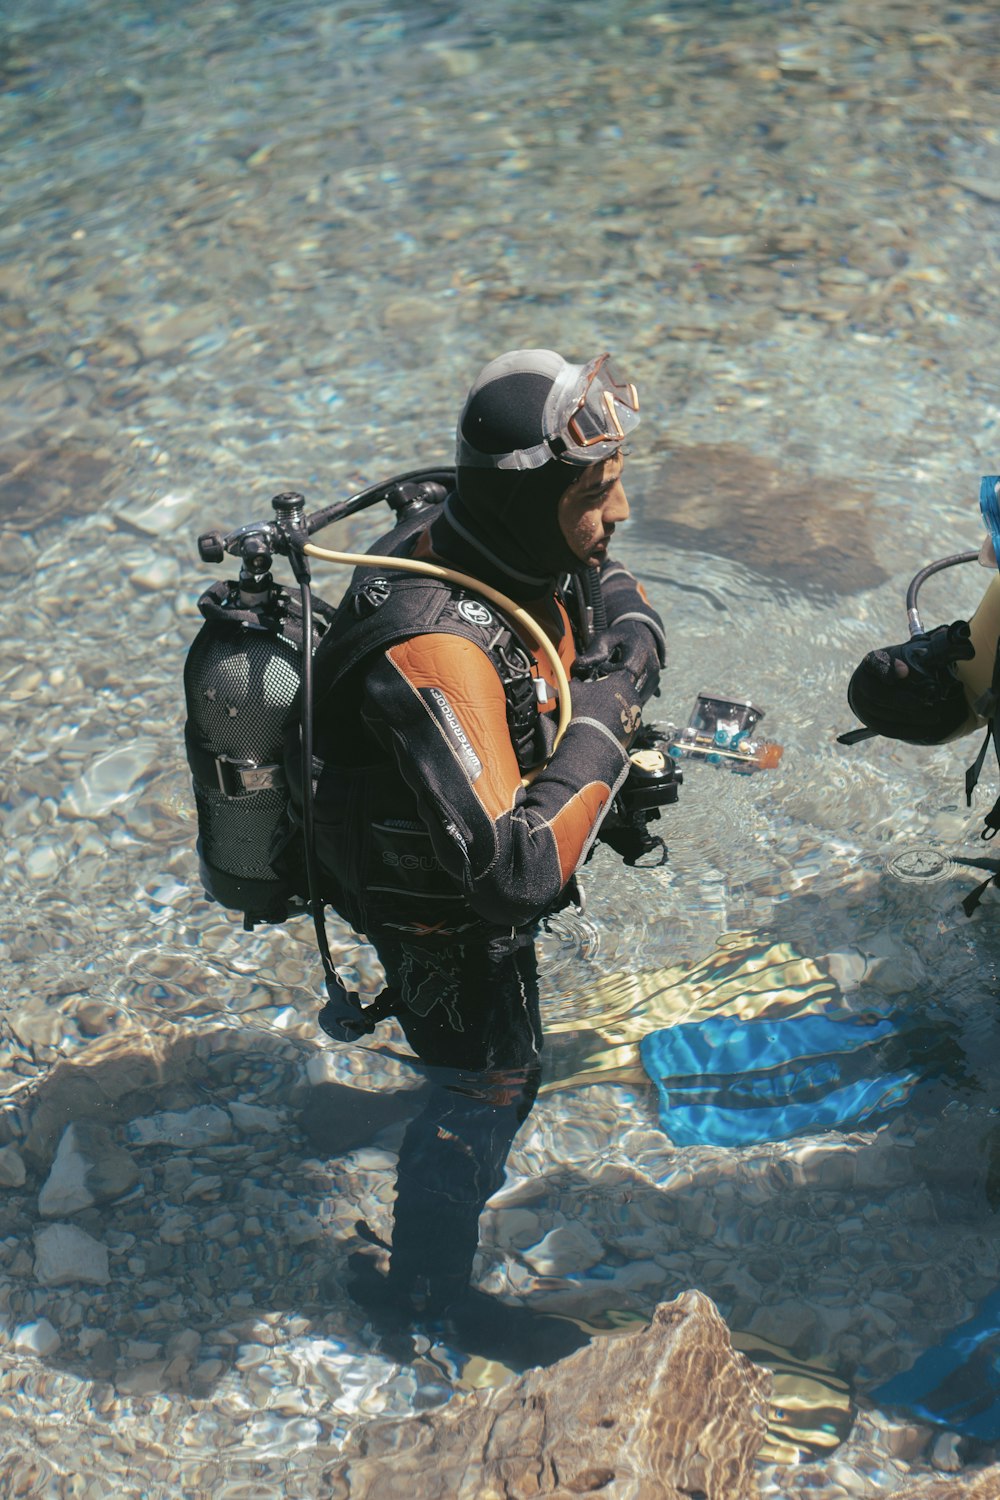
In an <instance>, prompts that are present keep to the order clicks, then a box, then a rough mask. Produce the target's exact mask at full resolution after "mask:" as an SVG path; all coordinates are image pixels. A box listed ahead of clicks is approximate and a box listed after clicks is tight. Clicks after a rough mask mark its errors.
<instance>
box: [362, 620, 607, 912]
mask: <svg viewBox="0 0 1000 1500" xmlns="http://www.w3.org/2000/svg"><path fill="white" fill-rule="evenodd" d="M362 711H363V713H364V716H365V719H366V721H367V722H368V725H369V727H370V728H371V730H372V731H373V733H375V735H376V736H377V738H378V739H379V740H380V742H381V743H382V744H383V745H384V746H385V747H386V748H387V749H389V750H390V751H391V753H392V754H393V756H394V758H395V760H396V762H397V765H398V767H399V770H400V773H401V775H402V776H403V779H404V780H405V781H406V783H407V785H408V786H409V787H410V788H411V790H412V791H413V792H414V794H415V796H416V798H417V803H418V806H419V808H420V813H421V817H422V819H423V820H424V822H425V823H426V825H427V828H428V830H429V832H430V836H431V840H432V842H433V845H434V851H435V854H436V856H437V858H438V859H439V860H440V862H441V864H442V865H443V866H444V868H445V869H446V870H447V871H448V873H449V874H450V875H451V876H452V878H453V879H454V880H455V881H456V883H457V884H458V886H459V887H460V889H461V891H462V893H463V894H464V896H465V897H466V899H467V901H468V902H469V905H470V906H471V907H473V909H474V910H476V911H477V912H479V914H480V915H481V916H483V917H484V918H486V919H487V920H488V921H490V922H494V923H496V924H497V925H500V926H504V927H506V926H512V927H513V926H523V925H526V924H527V923H529V922H531V921H534V920H535V919H536V918H537V917H538V916H539V915H540V914H541V913H542V912H544V911H545V910H546V909H547V908H549V907H550V906H552V905H553V904H554V903H555V901H556V899H557V897H558V896H559V893H560V892H561V890H562V889H563V887H564V886H565V884H566V882H567V881H568V880H569V878H570V876H571V875H572V874H573V872H574V871H575V870H576V869H577V867H578V866H579V865H580V863H581V862H582V861H583V859H584V858H585V856H586V854H587V852H588V850H589V848H590V846H591V844H592V843H593V840H594V838H595V837H596V835H597V831H598V828H599V827H600V823H601V819H602V818H603V816H604V813H605V811H606V809H607V807H608V804H609V802H610V801H611V799H612V798H613V796H614V795H615V793H616V792H617V790H618V787H619V786H620V785H621V782H622V781H623V779H624V777H625V775H626V773H627V769H628V759H627V754H626V751H625V749H624V748H623V744H622V743H621V736H617V737H616V734H615V733H614V732H613V730H612V729H609V728H608V727H607V726H606V725H605V724H604V723H602V722H600V721H599V719H598V718H595V717H594V716H593V715H588V714H580V715H574V718H573V719H572V721H571V722H570V724H569V726H568V728H567V730H566V734H565V735H564V737H563V740H562V742H561V743H560V746H559V749H558V750H557V751H556V752H555V754H554V755H553V756H552V758H551V760H550V761H549V763H548V764H547V766H546V767H545V769H544V770H543V771H542V772H541V773H540V774H539V775H538V776H537V778H536V779H535V780H534V781H533V782H532V784H531V785H530V786H528V787H525V786H523V785H522V781H521V771H520V769H519V767H518V763H517V758H516V756H515V754H514V749H513V745H512V743H511V737H510V731H509V729H508V725H507V707H506V698H505V695H504V690H503V684H502V683H501V681H500V678H499V676H498V675H497V672H496V669H495V667H494V666H493V663H492V661H491V660H490V658H489V657H488V656H487V654H486V653H485V652H484V651H483V650H482V649H481V648H480V647H479V646H477V645H476V644H474V643H473V642H472V641H468V640H466V639H464V638H463V637H461V636H454V635H422V636H415V637H412V638H411V639H409V640H406V641H402V642H399V643H398V644H396V645H394V646H391V647H390V648H389V649H388V650H387V651H386V652H385V653H384V654H382V655H380V656H379V657H378V658H377V659H376V660H375V662H374V663H373V664H372V665H371V666H370V667H369V669H368V671H367V673H366V676H365V683H364V701H363V709H362Z"/></svg>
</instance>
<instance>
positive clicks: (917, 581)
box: [906, 551, 979, 636]
mask: <svg viewBox="0 0 1000 1500" xmlns="http://www.w3.org/2000/svg"><path fill="white" fill-rule="evenodd" d="M978 559H979V553H978V551H976V552H954V553H952V555H951V556H950V557H940V558H938V560H937V562H932V563H928V564H927V566H926V568H921V569H920V572H919V573H917V574H916V575H915V577H913V578H912V579H911V580H910V586H909V588H908V589H907V590H906V621H907V624H908V625H909V627H910V634H911V636H912V635H921V634H922V633H923V629H924V627H923V625H922V624H921V621H920V613H919V611H918V609H917V596H918V594H919V593H920V590H921V589H922V588H923V586H924V584H925V583H926V581H927V579H928V578H930V576H931V574H932V573H940V572H941V570H942V568H954V567H955V566H956V565H957V564H958V563H967V562H977V561H978Z"/></svg>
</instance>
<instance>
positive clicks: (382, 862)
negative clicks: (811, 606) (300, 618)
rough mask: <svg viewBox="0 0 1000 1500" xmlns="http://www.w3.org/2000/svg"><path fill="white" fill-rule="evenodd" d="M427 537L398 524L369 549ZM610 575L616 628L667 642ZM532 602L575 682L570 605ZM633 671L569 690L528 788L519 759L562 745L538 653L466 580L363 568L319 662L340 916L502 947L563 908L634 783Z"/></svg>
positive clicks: (324, 845)
mask: <svg viewBox="0 0 1000 1500" xmlns="http://www.w3.org/2000/svg"><path fill="white" fill-rule="evenodd" d="M416 540H417V539H416V538H415V536H414V532H413V527H412V525H411V526H410V527H407V526H405V525H404V526H402V527H400V528H397V531H396V532H394V533H390V535H389V537H387V538H385V539H384V540H383V541H382V542H380V543H378V544H376V546H375V548H374V549H373V550H374V551H375V552H376V553H378V552H390V553H392V552H397V551H412V550H414V546H413V544H414V542H415V541H416ZM418 545H419V543H418ZM603 575H604V596H605V605H606V609H607V613H608V619H609V622H613V621H614V620H615V619H617V618H619V617H620V616H622V615H624V614H629V615H638V616H640V617H641V618H642V619H643V620H644V621H645V622H646V623H648V624H649V626H650V629H651V630H652V631H653V632H654V634H657V635H658V636H659V638H660V639H661V640H662V626H661V625H660V622H659V618H658V616H657V615H656V614H655V612H654V611H653V610H652V608H651V607H650V605H649V604H648V602H647V601H646V599H645V597H644V595H643V592H642V590H641V588H640V586H639V585H638V584H637V583H636V580H635V579H634V578H633V577H632V575H631V574H630V573H628V572H627V570H626V569H625V568H623V567H622V566H621V565H620V564H617V563H612V562H607V563H605V565H604V568H603ZM524 607H525V608H527V609H528V610H529V612H530V613H531V614H532V617H533V618H534V619H536V620H537V621H538V623H539V624H540V625H541V626H542V628H543V629H545V630H546V632H547V633H548V635H549V637H550V639H551V640H552V641H553V642H554V644H555V645H556V647H557V650H558V654H559V657H560V660H561V662H562V664H563V666H564V668H565V669H566V671H567V673H569V671H570V669H571V667H572V664H573V660H574V658H575V655H576V640H575V637H574V626H573V621H572V619H571V615H570V612H569V609H568V608H567V604H566V602H565V600H564V599H563V598H562V597H561V596H560V595H559V594H558V593H554V594H552V595H550V596H549V597H548V598H546V599H543V600H540V601H534V602H533V603H529V604H526V605H525V606H524ZM625 677H626V674H624V673H617V674H615V675H614V676H613V677H608V678H605V679H603V680H601V681H599V682H582V683H574V684H573V688H572V706H573V716H572V719H571V720H570V723H569V725H568V727H567V729H566V733H565V735H564V737H563V739H562V741H561V743H560V745H559V747H558V749H557V750H556V751H555V754H553V755H552V756H551V758H550V759H549V760H548V763H547V764H546V765H545V766H544V768H543V769H542V770H541V771H539V772H538V774H537V775H535V776H534V778H533V779H531V780H530V783H529V784H528V785H525V784H524V773H525V769H526V766H525V764H524V761H525V759H527V760H528V761H529V762H531V761H533V762H534V764H536V765H537V763H538V762H539V761H541V760H543V759H544V758H545V753H546V749H547V748H550V747H551V743H552V738H553V735H554V724H555V721H556V709H557V706H558V688H557V686H556V683H555V681H554V679H553V675H552V670H551V667H550V665H549V663H548V661H547V659H546V657H545V655H544V653H542V652H541V651H537V650H533V649H532V647H531V645H530V643H529V642H527V641H521V640H519V639H518V636H517V634H516V632H515V631H514V630H512V628H511V627H510V626H509V625H508V623H507V622H506V621H505V620H503V619H502V618H501V617H500V616H499V614H498V613H497V611H496V609H495V608H494V607H493V606H492V605H488V604H487V603H486V602H484V601H483V600H482V599H481V598H478V597H476V596H475V595H472V594H469V593H467V592H466V591H464V590H463V589H460V588H458V587H457V586H452V585H448V584H444V583H442V582H440V581H437V580H433V579H422V578H415V577H410V576H408V575H401V574H398V573H397V574H395V575H392V574H389V575H388V576H385V574H384V573H383V574H381V575H380V574H378V571H377V565H376V566H373V567H372V568H364V569H358V571H357V572H356V574H355V578H354V581H353V583H352V586H351V589H350V590H349V592H348V595H347V597H346V598H345V600H344V602H343V603H342V604H341V606H340V610H339V612H338V617H337V620H336V621H335V623H334V626H333V628H332V629H331V631H330V632H329V634H328V635H327V637H326V638H325V639H324V641H323V642H322V644H321V646H320V648H319V651H318V653H317V657H316V682H317V687H316V753H317V755H318V756H319V757H320V758H321V759H322V761H323V762H324V770H323V773H322V775H321V777H320V779H319V783H318V786H317V792H316V803H315V820H316V849H317V855H318V859H319V863H320V865H321V867H322V870H323V873H324V876H325V877H326V879H327V883H328V891H329V895H330V899H331V902H332V904H333V905H334V906H335V907H337V909H338V910H340V911H341V912H342V913H343V914H344V915H345V916H346V917H347V918H348V920H350V921H351V923H352V925H353V926H354V927H355V928H357V929H358V930H359V931H362V932H366V933H368V934H369V935H370V936H371V937H372V938H373V939H375V938H376V937H377V935H378V934H379V933H381V932H385V931H388V932H395V933H401V934H402V933H406V934H409V935H411V936H414V937H431V936H433V935H434V934H439V935H440V936H442V937H443V936H457V935H459V934H462V933H469V934H471V933H479V934H480V935H482V936H484V937H490V936H493V937H495V936H498V935H499V934H501V933H508V934H509V933H511V932H512V931H515V930H517V929H522V928H525V927H530V926H531V925H532V924H533V923H535V922H536V921H537V919H538V918H539V917H540V916H542V915H544V914H545V913H546V912H548V911H551V910H552V909H553V908H555V907H556V906H557V905H559V904H560V902H561V901H562V900H563V899H564V893H565V892H566V889H567V886H568V885H569V882H570V881H571V880H572V877H573V874H574V872H575V871H576V870H577V868H578V867H579V865H580V864H581V863H582V862H583V860H584V859H585V858H586V855H587V853H588V850H589V849H590V846H591V844H592V843H593V841H594V839H595V837H596V835H597V833H598V830H599V827H600V823H601V819H602V817H603V815H604V813H605V811H606V809H607V807H608V804H609V802H610V801H611V800H612V798H613V797H614V796H615V794H616V792H617V791H618V789H619V787H620V786H621V783H622V781H623V780H624V778H625V776H626V775H627V771H628V754H627V746H628V744H629V742H630V740H631V738H632V735H633V733H634V730H635V727H636V724H637V722H638V703H637V699H636V697H635V695H634V693H632V692H631V690H630V685H629V683H628V681H627V679H626V680H620V679H625ZM524 689H527V700H528V701H527V702H526V701H525V699H526V694H525V691H524ZM515 698H516V699H517V701H518V703H519V704H520V706H521V714H522V720H521V722H520V723H518V722H517V721H516V716H515V715H514V713H513V712H512V699H515ZM525 714H528V715H531V716H535V717H536V718H537V723H536V726H535V729H534V742H535V749H534V752H532V751H531V749H530V747H529V748H528V749H527V753H526V752H525V740H526V739H528V740H530V739H531V737H532V736H531V735H530V733H529V734H526V733H525V727H524V722H523V721H524V715H525ZM550 726H551V727H550ZM516 740H517V741H519V743H518V744H517V746H516V745H515V741H516ZM519 749H520V751H521V762H520V763H519V756H518V750H519Z"/></svg>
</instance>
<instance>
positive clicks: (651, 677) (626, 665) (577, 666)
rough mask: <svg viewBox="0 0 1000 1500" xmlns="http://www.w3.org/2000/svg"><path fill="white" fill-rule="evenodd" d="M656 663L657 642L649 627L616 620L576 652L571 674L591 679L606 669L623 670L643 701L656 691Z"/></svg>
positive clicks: (657, 666) (658, 685)
mask: <svg viewBox="0 0 1000 1500" xmlns="http://www.w3.org/2000/svg"><path fill="white" fill-rule="evenodd" d="M660 666H661V660H660V643H659V641H658V640H657V639H656V637H655V635H654V634H653V632H652V630H651V629H650V628H649V626H648V625H645V624H644V623H643V622H642V620H636V619H630V620H629V619H626V620H616V621H614V622H613V623H612V624H611V625H609V626H608V627H607V628H606V629H605V630H602V631H601V633H600V635H597V636H595V637H594V639H593V640H592V641H591V643H590V645H589V646H588V647H587V649H586V651H581V652H580V653H579V655H578V656H577V658H576V660H575V661H574V663H573V676H574V677H576V678H578V679H580V680H581V681H592V680H593V679H594V678H596V677H599V676H601V675H604V674H607V673H609V672H616V671H624V672H627V673H628V674H629V676H630V677H631V678H632V681H633V682H634V684H635V690H636V693H637V694H638V696H639V699H640V702H642V703H647V702H648V701H649V699H650V698H652V697H653V696H654V695H655V694H656V693H658V692H659V690H660Z"/></svg>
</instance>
